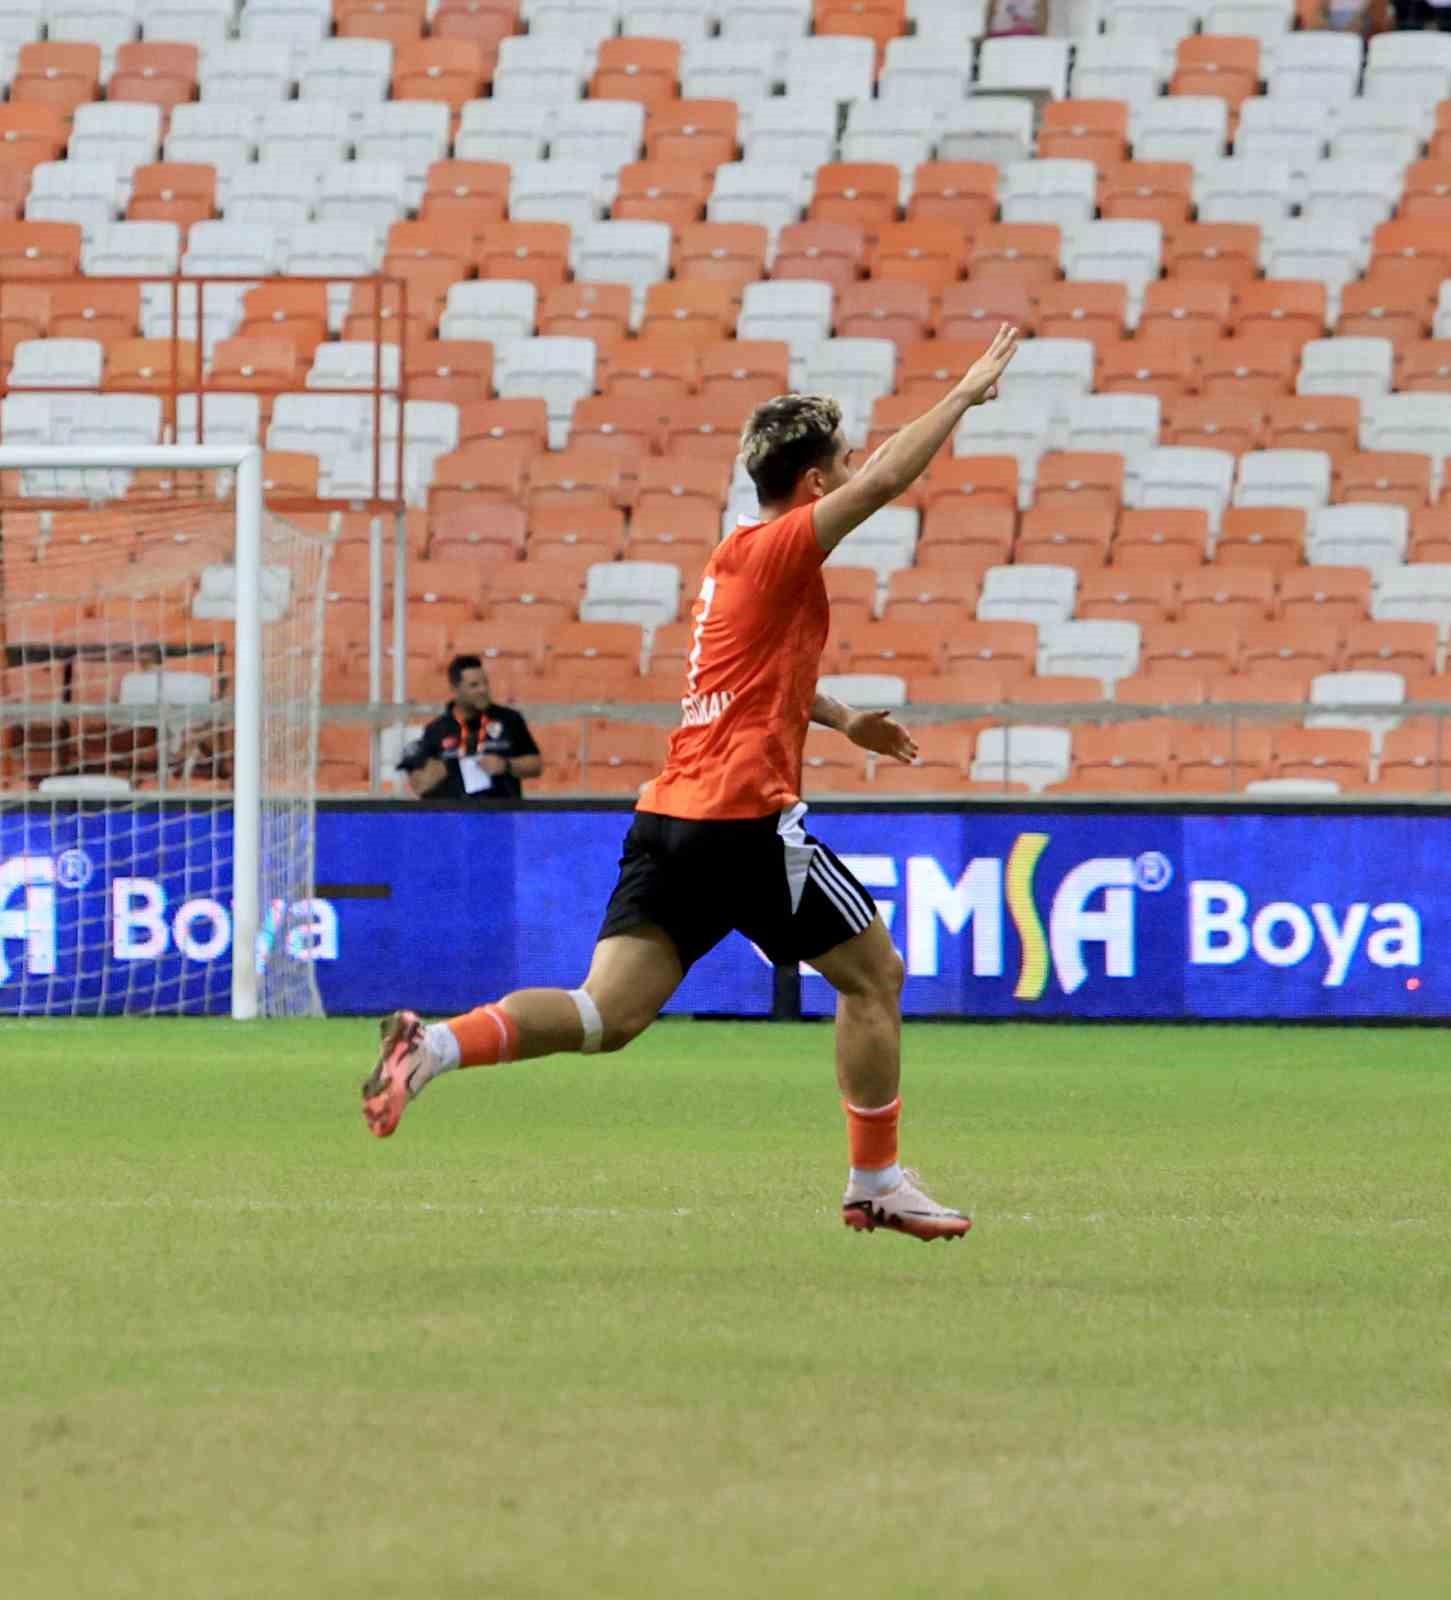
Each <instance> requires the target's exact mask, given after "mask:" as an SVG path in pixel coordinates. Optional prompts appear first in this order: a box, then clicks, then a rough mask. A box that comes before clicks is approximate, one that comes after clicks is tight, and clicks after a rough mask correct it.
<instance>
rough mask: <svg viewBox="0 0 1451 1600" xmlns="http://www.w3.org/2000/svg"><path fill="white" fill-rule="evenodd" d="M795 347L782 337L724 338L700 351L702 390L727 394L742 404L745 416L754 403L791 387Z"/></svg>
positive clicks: (706, 393)
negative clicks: (792, 358) (791, 346)
mask: <svg viewBox="0 0 1451 1600" xmlns="http://www.w3.org/2000/svg"><path fill="white" fill-rule="evenodd" d="M790 367H791V349H790V346H789V345H787V344H785V343H784V342H782V341H781V340H779V339H722V340H721V341H720V342H719V343H717V344H708V345H705V346H703V347H702V348H701V351H700V392H701V394H702V395H707V396H711V397H719V398H724V397H725V396H726V395H729V396H730V397H731V398H732V399H733V400H734V401H735V403H736V404H737V405H739V406H740V408H741V420H742V422H744V421H745V418H746V414H747V412H748V411H749V410H750V408H751V407H752V406H756V405H759V404H760V403H761V401H762V400H769V399H770V398H771V397H772V396H773V395H778V394H784V393H785V392H786V391H787V390H788V389H789V388H790V387H791V379H790Z"/></svg>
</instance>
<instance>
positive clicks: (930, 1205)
mask: <svg viewBox="0 0 1451 1600" xmlns="http://www.w3.org/2000/svg"><path fill="white" fill-rule="evenodd" d="M920 1182H921V1180H920V1178H919V1176H918V1174H917V1173H916V1172H914V1171H913V1170H912V1169H911V1168H910V1167H908V1168H907V1169H906V1170H905V1171H904V1172H903V1174H902V1181H901V1183H899V1184H898V1185H897V1187H896V1188H895V1189H893V1190H892V1191H891V1192H890V1193H889V1194H864V1193H862V1192H861V1191H860V1190H859V1189H856V1188H854V1187H848V1189H847V1191H846V1194H845V1195H844V1196H843V1197H842V1202H841V1220H842V1221H843V1222H844V1223H845V1224H846V1225H847V1227H848V1228H855V1229H856V1230H857V1232H858V1233H874V1232H875V1231H876V1230H877V1229H878V1228H891V1229H892V1230H894V1231H895V1232H897V1233H909V1234H911V1236H912V1237H913V1238H914V1239H924V1240H927V1241H928V1242H929V1243H930V1241H931V1240H933V1239H960V1238H961V1237H962V1236H963V1234H965V1233H966V1232H967V1231H968V1229H969V1228H971V1227H972V1218H971V1217H966V1216H964V1215H963V1214H962V1212H960V1211H953V1210H951V1209H950V1208H949V1207H947V1206H940V1205H938V1204H937V1202H936V1201H935V1200H934V1199H933V1198H932V1197H931V1196H930V1195H929V1194H927V1193H926V1192H925V1191H924V1190H923V1189H921V1188H920V1187H919V1185H920Z"/></svg>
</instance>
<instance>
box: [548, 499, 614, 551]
mask: <svg viewBox="0 0 1451 1600" xmlns="http://www.w3.org/2000/svg"><path fill="white" fill-rule="evenodd" d="M582 498H583V497H582V496H574V497H573V498H571V499H570V500H568V501H566V502H564V503H560V504H556V505H544V506H541V507H539V508H537V509H535V508H533V507H531V508H530V511H529V551H528V555H529V559H530V560H531V561H565V560H568V559H570V558H571V557H574V556H579V557H580V558H583V557H584V556H585V554H586V553H588V555H589V558H590V559H591V560H592V561H613V560H614V559H615V557H616V556H617V555H619V553H620V550H621V547H622V546H623V545H624V542H625V513H624V512H623V511H622V510H621V509H620V508H619V507H618V506H613V505H606V504H601V503H598V502H591V503H586V504H581V503H580V501H581V499H582Z"/></svg>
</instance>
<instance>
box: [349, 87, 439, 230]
mask: <svg viewBox="0 0 1451 1600" xmlns="http://www.w3.org/2000/svg"><path fill="white" fill-rule="evenodd" d="M359 123H360V125H359V128H358V132H357V136H356V139H355V145H354V154H355V155H356V157H357V159H358V160H359V161H397V162H398V163H399V164H400V165H401V166H402V168H403V170H404V172H405V173H406V175H407V179H408V188H407V196H406V197H407V201H408V204H409V206H410V207H414V206H417V204H418V202H419V201H420V200H421V199H422V198H423V188H424V185H425V183H427V181H428V169H429V168H430V167H431V166H432V165H433V163H434V162H435V161H442V160H443V158H444V157H445V156H447V154H448V139H449V109H448V107H447V106H446V105H444V104H443V103H442V101H437V100H384V101H382V102H381V103H380V104H378V105H375V106H369V107H367V108H366V109H365V110H364V112H363V114H362V116H361V118H360V119H359Z"/></svg>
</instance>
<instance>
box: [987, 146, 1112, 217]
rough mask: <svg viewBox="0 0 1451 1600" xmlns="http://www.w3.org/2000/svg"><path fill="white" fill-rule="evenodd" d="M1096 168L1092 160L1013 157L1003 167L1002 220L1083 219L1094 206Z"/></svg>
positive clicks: (1001, 189)
mask: <svg viewBox="0 0 1451 1600" xmlns="http://www.w3.org/2000/svg"><path fill="white" fill-rule="evenodd" d="M1097 183H1098V168H1097V167H1096V166H1095V165H1094V163H1093V162H1091V161H1073V160H1066V159H1064V160H1041V159H1040V160H1037V161H1014V162H1012V163H1010V164H1009V165H1008V166H1007V167H1005V168H1004V169H1003V173H1002V183H1001V186H1000V190H999V193H1000V198H1001V204H1002V217H1003V221H1004V222H1054V223H1057V224H1058V225H1059V226H1060V227H1065V226H1067V225H1068V224H1069V223H1074V222H1086V221H1087V220H1088V219H1089V218H1090V217H1092V216H1093V214H1094V210H1095V208H1096V206H1097V198H1096V188H1097Z"/></svg>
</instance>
